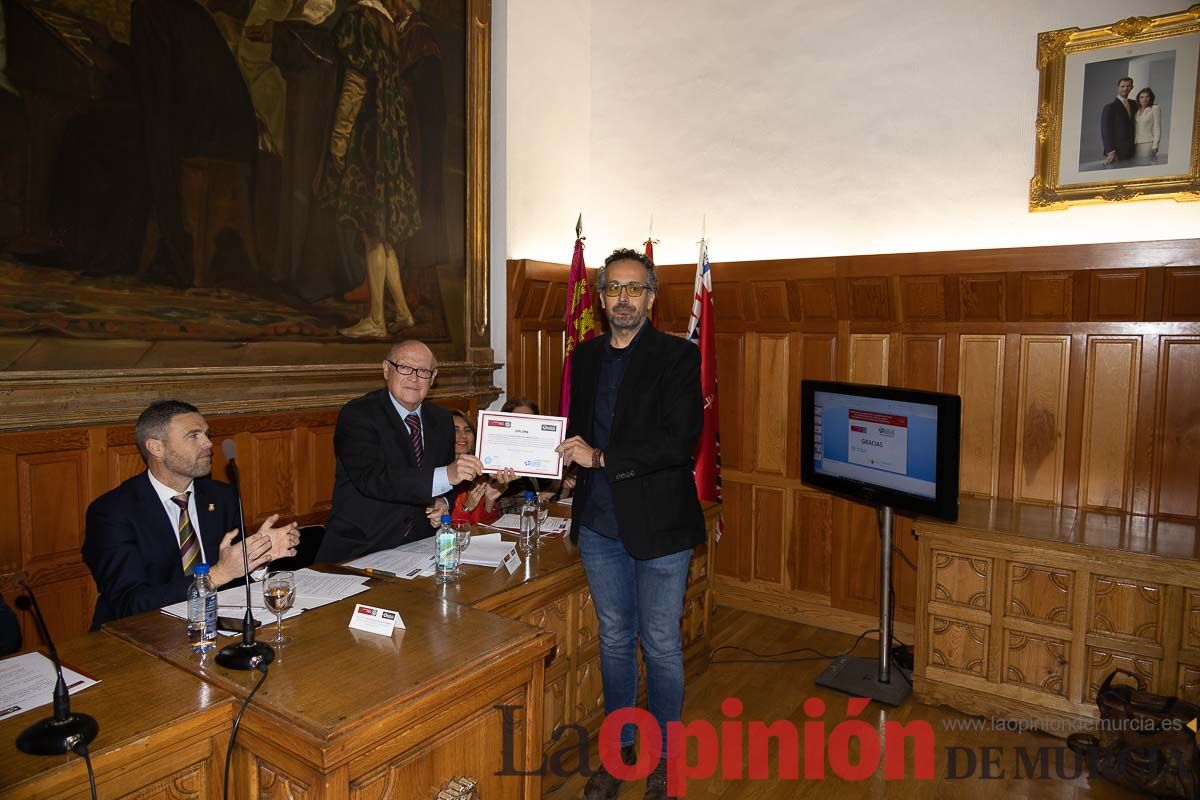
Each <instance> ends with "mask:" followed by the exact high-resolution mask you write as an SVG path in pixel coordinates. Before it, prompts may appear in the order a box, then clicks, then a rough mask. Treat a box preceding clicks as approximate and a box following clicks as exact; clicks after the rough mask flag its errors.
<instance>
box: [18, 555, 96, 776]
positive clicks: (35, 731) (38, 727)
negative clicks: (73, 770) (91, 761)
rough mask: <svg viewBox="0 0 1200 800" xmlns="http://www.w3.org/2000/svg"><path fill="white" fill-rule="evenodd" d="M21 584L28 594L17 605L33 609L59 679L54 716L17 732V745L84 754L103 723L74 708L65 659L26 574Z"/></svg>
mask: <svg viewBox="0 0 1200 800" xmlns="http://www.w3.org/2000/svg"><path fill="white" fill-rule="evenodd" d="M18 584H19V585H20V587H21V588H22V589H24V590H25V596H24V597H21V598H19V599H18V600H17V607H18V608H21V609H28V610H31V611H32V612H33V619H34V622H36V623H37V628H38V632H39V633H40V634H41V635H42V640H43V641H44V642H45V643H46V650H48V651H49V653H50V660H51V661H53V662H54V671H55V672H57V673H58V682H57V683H55V684H54V716H53V717H47V718H46V719H41V720H38V721H37V722H35V723H33V724H32V725H30V726H29V727H28V728H26V729H25V730H23V731H21V733H20V735H19V736H17V749H18V750H20V751H21V752H23V753H29V754H30V755H32V756H57V755H62V754H63V753H68V752H77V753H80V754H81V755H82V754H83V753H86V752H87V746H88V745H89V744H90V743H91V741H92V740H93V739H95V738H96V734H98V733H99V732H100V724H99V723H98V722H96V720H95V718H94V717H90V716H88V715H87V714H75V713H72V712H71V694H70V692H68V691H67V682H66V680H64V679H63V671H62V662H61V661H59V660H58V650H57V649H56V648H55V647H54V640H53V639H51V638H50V631H49V630H47V628H46V620H45V618H44V617H42V610H41V609H40V608H38V603H37V598H36V597H34V596H33V589H31V588H29V584H28V583H26V582H25V580H24V579H23V578H22V579H21V580H19V581H18Z"/></svg>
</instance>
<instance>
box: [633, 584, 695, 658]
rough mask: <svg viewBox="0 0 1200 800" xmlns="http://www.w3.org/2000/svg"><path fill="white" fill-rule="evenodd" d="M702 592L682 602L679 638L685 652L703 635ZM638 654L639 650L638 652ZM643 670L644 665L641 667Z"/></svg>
mask: <svg viewBox="0 0 1200 800" xmlns="http://www.w3.org/2000/svg"><path fill="white" fill-rule="evenodd" d="M705 601H706V595H705V593H704V592H700V593H699V594H694V595H691V596H689V597H688V598H687V599H685V600H684V601H683V614H682V616H681V618H680V630H679V632H680V637H681V638H682V641H683V647H684V649H685V650H686V649H687V648H688V647H691V646H692V645H693V644H695V643H696V642H698V641H700V640H701V639H702V638H703V637H704V634H705V632H706V631H705V625H704V623H705V618H706V617H705V614H704V603H705ZM639 652H640V650H639ZM643 668H644V665H643Z"/></svg>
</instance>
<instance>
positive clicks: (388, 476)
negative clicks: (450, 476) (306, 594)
mask: <svg viewBox="0 0 1200 800" xmlns="http://www.w3.org/2000/svg"><path fill="white" fill-rule="evenodd" d="M421 419H422V428H423V434H424V435H423V437H422V444H423V446H424V451H425V458H424V461H423V462H422V465H421V466H420V467H418V466H417V462H416V456H415V455H414V454H413V449H412V440H411V439H410V438H409V434H408V426H407V425H405V424H404V420H402V419H401V418H400V415H399V414H398V413H396V407H395V406H394V405H393V404H392V401H391V398H390V397H389V396H388V391H387V389H380V390H378V391H375V392H371V393H370V394H365V395H363V396H362V397H360V398H358V399H357V400H351V401H350V402H349V403H347V404H346V405H345V406H344V407H343V408H342V410H341V412H340V413H339V414H338V421H337V428H336V429H335V430H334V433H333V452H334V455H335V456H337V473H336V477H335V479H334V484H333V510H332V511H331V512H330V514H329V524H328V525H327V526H326V527H325V538H324V539H323V540H322V541H321V549H320V550H318V551H317V561H319V562H333V561H348V560H350V559H353V558H358V557H359V556H362V555H366V554H367V553H373V552H375V551H376V550H386V549H387V548H389V547H398V546H400V545H402V544H404V543H405V542H408V541H412V540H414V539H422V538H425V537H426V536H430V535H431V534H432V533H433V528H432V527H431V526H430V525H429V521H428V520H427V519H426V518H425V508H426V507H427V506H428V505H429V504H430V503H432V502H433V496H432V495H431V494H430V489H431V488H432V486H433V470H434V468H435V467H444V466H446V465H447V464H449V463H450V462H451V461H453V460H454V423H453V421H452V420H451V417H450V412H449V411H447V410H446V409H444V408H442V407H440V406H437V405H434V404H433V403H432V402H430V401H428V400H426V401H425V402H424V403H422V404H421ZM410 524H411V527H412V532H411V533H408V529H409V527H410Z"/></svg>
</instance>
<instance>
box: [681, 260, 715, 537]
mask: <svg viewBox="0 0 1200 800" xmlns="http://www.w3.org/2000/svg"><path fill="white" fill-rule="evenodd" d="M712 292H713V289H712V268H711V266H710V265H709V262H708V242H707V241H706V240H704V239H701V240H700V257H699V259H698V260H697V262H696V284H695V291H694V293H693V296H692V315H691V318H690V319H689V320H688V335H687V338H688V341H690V342H695V344H696V346H697V347H699V348H700V389H701V393H702V394H703V396H704V427H703V429H702V430H701V433H700V441H698V442H697V443H696V452H695V462H696V469H695V476H696V494H697V495H698V496H699V497H700V499H701V500H708V501H711V502H720V500H721V432H720V416H719V406H718V403H717V337H716V330H715V329H714V325H713V322H714V319H713V317H714V311H713V296H712ZM721 528H722V525H721V522H720V521H718V523H717V538H718V539H719V538H720V535H721Z"/></svg>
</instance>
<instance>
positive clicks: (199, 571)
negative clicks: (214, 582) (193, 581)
mask: <svg viewBox="0 0 1200 800" xmlns="http://www.w3.org/2000/svg"><path fill="white" fill-rule="evenodd" d="M192 574H193V575H207V574H208V564H197V565H196V566H194V567H192Z"/></svg>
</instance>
